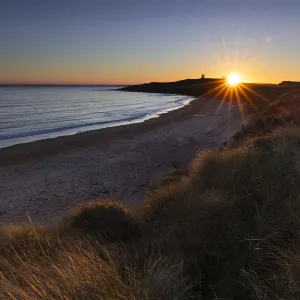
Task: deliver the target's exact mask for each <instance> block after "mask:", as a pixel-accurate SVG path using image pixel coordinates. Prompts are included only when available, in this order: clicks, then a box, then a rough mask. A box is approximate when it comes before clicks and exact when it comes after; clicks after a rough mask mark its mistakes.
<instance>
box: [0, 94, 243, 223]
mask: <svg viewBox="0 0 300 300" xmlns="http://www.w3.org/2000/svg"><path fill="white" fill-rule="evenodd" d="M219 105H220V100H212V99H211V98H208V97H207V98H197V99H195V100H194V101H192V102H191V103H190V104H189V105H186V106H184V107H183V108H180V109H178V110H174V111H171V112H169V113H166V114H163V115H161V116H160V117H158V118H155V119H150V120H147V121H145V122H143V123H135V124H130V125H124V126H119V127H111V128H105V129H99V130H95V131H88V132H84V133H79V134H76V135H73V136H64V137H58V138H54V139H48V140H41V141H36V142H31V143H28V144H20V145H15V146H11V147H8V148H3V149H1V150H0V178H1V181H0V190H1V194H0V201H1V208H0V224H7V223H11V222H13V223H29V220H28V215H30V217H31V220H32V222H34V223H36V224H49V223H53V222H55V221H56V220H57V219H58V218H59V217H60V216H62V215H64V214H65V213H66V212H68V211H69V210H70V209H72V208H74V207H75V206H78V205H80V204H83V203H86V202H87V201H91V200H96V199H119V200H121V201H122V202H123V203H124V204H125V205H132V204H135V203H137V202H139V201H142V200H143V199H144V197H145V194H146V193H147V189H148V186H149V185H151V184H153V183H155V182H157V180H159V179H162V178H164V177H165V176H167V175H169V174H171V173H173V172H176V171H178V170H182V169H184V168H186V167H187V166H188V165H189V163H190V162H191V161H192V159H194V157H195V156H196V154H197V152H198V151H202V150H205V149H208V148H211V147H219V146H222V144H223V143H224V142H227V141H228V140H229V139H230V138H231V137H232V136H233V135H234V134H235V133H236V132H238V131H240V130H241V127H242V120H241V115H240V113H239V110H238V108H237V107H235V106H232V110H231V112H229V105H228V103H225V104H224V106H223V108H222V109H221V110H220V111H219V112H218V114H217V113H216V111H217V109H218V107H219Z"/></svg>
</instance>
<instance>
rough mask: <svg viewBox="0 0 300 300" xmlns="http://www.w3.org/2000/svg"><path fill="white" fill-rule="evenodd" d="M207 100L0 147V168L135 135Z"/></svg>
mask: <svg viewBox="0 0 300 300" xmlns="http://www.w3.org/2000/svg"><path fill="white" fill-rule="evenodd" d="M207 100H208V99H206V98H204V97H203V98H201V97H194V99H192V100H191V101H190V102H189V103H188V104H187V105H184V106H183V107H180V108H177V109H173V110H171V111H169V112H165V113H162V114H160V115H158V117H153V118H150V119H146V120H145V121H142V122H133V123H129V124H124V125H117V126H112V127H105V128H99V129H93V130H88V131H83V132H78V133H75V134H70V135H62V136H57V137H53V138H46V139H41V140H36V141H31V142H26V143H20V144H15V145H11V146H8V147H4V148H0V166H1V165H7V164H14V163H21V162H23V161H26V160H30V159H36V158H40V157H42V156H43V155H54V154H57V153H59V152H61V151H67V150H70V149H73V148H74V147H75V148H76V147H88V146H91V145H99V144H101V140H103V139H107V141H110V140H111V139H114V138H118V137H121V136H122V135H125V136H126V135H131V134H138V133H142V132H145V131H148V130H151V129H153V128H155V127H156V126H161V125H164V124H166V123H171V122H174V121H176V120H177V119H178V118H182V117H187V116H189V115H190V114H192V113H193V112H195V111H198V110H200V109H201V107H202V105H203V102H201V101H207Z"/></svg>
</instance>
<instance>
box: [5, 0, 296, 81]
mask: <svg viewBox="0 0 300 300" xmlns="http://www.w3.org/2000/svg"><path fill="white" fill-rule="evenodd" d="M233 71H234V72H238V73H239V74H241V76H242V79H243V80H245V81H253V82H274V83H277V82H280V81H282V80H298V81H300V1H299V0H252V1H251V0H239V1H238V0H228V1H226V0H205V1H202V0H197V1H196V0H151V1H150V0H147V1H146V0H145V1H144V0H126V1H125V0H105V1H101V0H97V1H96V0H95V1H92V0H82V1H78V0H59V1H58V0H51V1H50V0H49V1H46V0H0V83H59V84H101V83H102V84H132V83H143V82H149V81H171V80H179V79H184V78H198V77H201V73H205V74H206V75H207V76H208V77H220V76H222V75H226V74H228V73H230V72H233Z"/></svg>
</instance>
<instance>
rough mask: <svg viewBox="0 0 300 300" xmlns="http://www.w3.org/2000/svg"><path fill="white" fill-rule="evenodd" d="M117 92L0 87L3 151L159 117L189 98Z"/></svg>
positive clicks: (107, 89) (0, 143)
mask: <svg viewBox="0 0 300 300" xmlns="http://www.w3.org/2000/svg"><path fill="white" fill-rule="evenodd" d="M116 89H117V87H108V86H99V87H95V86H93V87H3V86H2V87H0V148H3V147H7V146H11V145H15V144H19V143H26V142H30V141H35V140H40V139H46V138H52V137H57V136H63V135H71V134H75V133H78V132H82V131H88V130H93V129H99V128H105V127H112V126H117V125H125V124H129V123H135V122H143V121H144V120H147V119H150V118H155V117H157V116H159V115H160V114H161V113H164V112H166V111H170V110H174V109H177V108H179V107H182V106H184V105H186V104H188V103H189V102H190V101H191V100H192V99H191V98H190V97H186V96H178V95H163V94H146V93H130V92H123V91H118V90H116Z"/></svg>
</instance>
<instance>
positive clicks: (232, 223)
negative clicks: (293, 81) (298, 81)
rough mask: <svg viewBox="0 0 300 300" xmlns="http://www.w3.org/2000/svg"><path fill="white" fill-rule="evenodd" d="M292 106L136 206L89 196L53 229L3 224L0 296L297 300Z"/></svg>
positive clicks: (299, 248) (298, 176)
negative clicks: (85, 201)
mask: <svg viewBox="0 0 300 300" xmlns="http://www.w3.org/2000/svg"><path fill="white" fill-rule="evenodd" d="M293 95H295V94H293ZM292 99H294V100H291V98H290V97H287V98H285V100H284V101H283V100H282V99H281V100H280V99H279V100H278V102H276V104H273V105H271V106H268V108H267V109H266V110H264V111H261V113H260V114H259V115H257V117H256V118H255V119H252V121H251V122H250V123H249V124H247V126H245V128H244V132H243V133H241V134H240V135H239V136H236V137H235V138H234V139H233V140H232V141H231V142H230V143H229V144H228V146H226V147H223V148H222V149H211V150H207V151H205V152H201V153H199V154H198V155H197V157H196V158H195V159H194V160H193V161H192V162H191V164H190V166H189V167H188V168H187V169H186V170H182V171H180V172H177V173H174V174H170V176H169V177H167V178H165V179H164V180H163V181H161V182H159V183H156V184H155V185H153V186H151V187H150V188H149V191H148V194H147V197H146V199H144V200H143V201H141V202H140V203H139V204H138V205H136V206H134V207H130V208H127V207H124V206H123V205H122V204H121V203H120V202H118V201H109V200H105V201H102V200H99V201H95V202H92V203H88V204H86V205H84V206H82V207H79V208H76V209H74V210H73V211H72V212H70V213H69V214H68V215H67V216H65V217H63V218H62V220H60V221H59V222H58V223H57V224H54V225H53V226H49V227H44V226H35V225H27V226H22V225H10V226H6V227H2V228H1V229H0V277H1V279H0V296H1V297H0V298H1V299H105V300H108V299H110V300H111V299H119V300H140V299H147V300H148V299H153V300H157V299H160V300H173V299H176V300H183V299H195V300H196V299H197V300H199V299H204V300H212V299H258V300H262V299H270V300H271V299H300V198H299V195H300V129H299V128H298V125H299V123H298V119H297V117H296V116H297V113H296V112H297V109H296V107H297V105H296V104H297V101H296V100H299V99H298V98H294V96H293V97H292ZM274 119H276V120H277V121H276V122H274ZM247 130H248V131H247Z"/></svg>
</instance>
